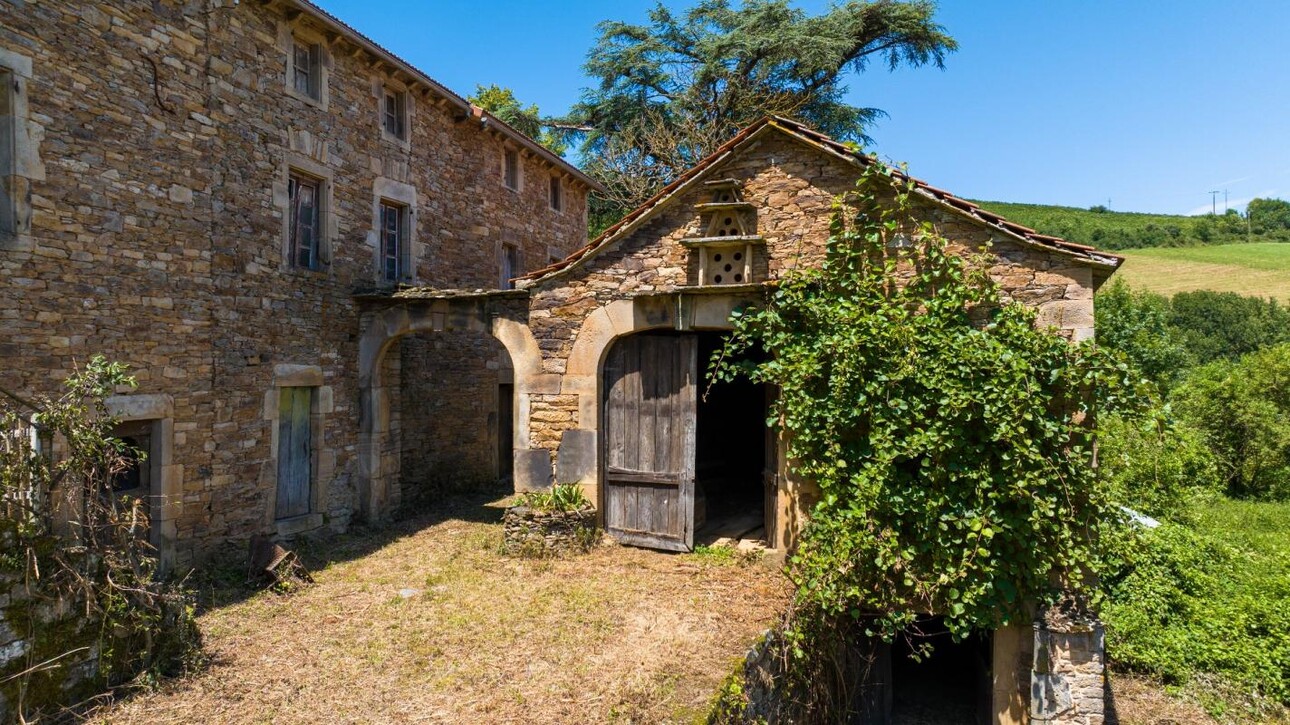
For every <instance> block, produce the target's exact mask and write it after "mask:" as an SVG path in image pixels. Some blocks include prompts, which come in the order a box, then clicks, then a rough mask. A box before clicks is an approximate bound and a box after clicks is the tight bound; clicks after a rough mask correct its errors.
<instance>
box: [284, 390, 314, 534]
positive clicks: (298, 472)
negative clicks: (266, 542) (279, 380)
mask: <svg viewBox="0 0 1290 725" xmlns="http://www.w3.org/2000/svg"><path fill="white" fill-rule="evenodd" d="M281 391H282V392H281V397H279V398H278V503H277V506H276V515H277V518H279V519H289V518H291V517H293V516H303V515H305V514H307V513H309V509H310V504H311V499H312V495H313V490H312V483H313V451H312V449H311V446H312V440H311V438H312V432H313V431H312V430H311V429H310V425H309V404H310V401H311V400H312V398H313V395H312V392H313V391H312V389H311V388H304V387H300V388H281Z"/></svg>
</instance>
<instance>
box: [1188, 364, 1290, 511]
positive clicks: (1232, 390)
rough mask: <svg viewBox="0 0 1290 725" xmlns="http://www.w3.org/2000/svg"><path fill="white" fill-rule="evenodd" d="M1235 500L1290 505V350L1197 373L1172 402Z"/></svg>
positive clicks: (1210, 365)
mask: <svg viewBox="0 0 1290 725" xmlns="http://www.w3.org/2000/svg"><path fill="white" fill-rule="evenodd" d="M1171 400H1173V402H1174V405H1175V406H1176V407H1177V409H1178V411H1179V414H1180V415H1182V416H1183V417H1184V418H1185V419H1186V420H1188V421H1189V422H1190V423H1191V424H1192V425H1193V426H1195V427H1196V428H1198V429H1199V430H1200V431H1201V432H1202V434H1203V435H1204V437H1205V441H1206V443H1207V444H1208V445H1209V447H1210V448H1211V449H1213V451H1214V455H1215V456H1216V458H1217V460H1218V462H1219V468H1220V472H1221V474H1222V476H1223V479H1224V483H1225V484H1226V487H1227V491H1228V493H1229V494H1230V495H1232V496H1236V497H1249V498H1263V499H1275V500H1282V501H1285V500H1290V344H1284V345H1278V346H1276V347H1272V348H1268V349H1267V350H1263V351H1260V352H1256V353H1253V354H1251V355H1247V356H1246V357H1244V358H1242V359H1241V360H1239V361H1237V362H1226V361H1219V362H1215V363H1211V364H1209V365H1205V366H1202V367H1199V368H1197V369H1196V370H1194V371H1192V373H1191V375H1190V376H1188V378H1187V380H1186V382H1185V383H1183V384H1182V385H1181V386H1179V387H1178V389H1177V390H1175V391H1174V393H1173V394H1172V396H1171Z"/></svg>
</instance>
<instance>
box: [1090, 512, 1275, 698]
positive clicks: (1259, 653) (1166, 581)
mask: <svg viewBox="0 0 1290 725" xmlns="http://www.w3.org/2000/svg"><path fill="white" fill-rule="evenodd" d="M1258 505H1260V506H1264V507H1266V506H1273V505H1272V504H1258ZM1282 508H1284V507H1282ZM1279 515H1280V516H1282V517H1283V516H1284V515H1285V512H1284V511H1281V512H1280V514H1279ZM1239 525H1240V524H1239V522H1236V521H1231V522H1226V523H1225V524H1224V525H1222V526H1220V527H1204V528H1202V529H1201V530H1194V529H1192V528H1189V527H1186V526H1181V525H1176V524H1168V523H1166V524H1164V525H1162V526H1160V527H1159V528H1157V529H1153V530H1142V531H1140V532H1139V533H1138V534H1137V536H1136V537H1135V541H1134V543H1133V545H1132V546H1131V547H1130V548H1129V551H1128V557H1127V565H1126V567H1125V568H1124V569H1123V570H1122V571H1121V572H1120V574H1119V575H1117V576H1114V577H1111V578H1110V579H1108V582H1107V588H1108V591H1109V594H1108V600H1107V603H1106V605H1105V606H1104V608H1103V610H1102V618H1103V620H1104V621H1105V623H1106V627H1107V650H1108V652H1109V653H1110V656H1111V658H1112V660H1113V662H1114V663H1115V664H1116V665H1117V666H1119V667H1122V668H1126V669H1131V670H1137V671H1141V672H1146V673H1150V674H1154V675H1157V676H1159V677H1162V678H1163V679H1164V680H1165V681H1166V682H1168V683H1183V682H1186V681H1188V680H1189V679H1191V678H1192V677H1194V676H1196V675H1198V674H1200V673H1213V674H1216V675H1219V676H1220V677H1221V678H1223V679H1227V680H1230V681H1233V682H1236V683H1238V684H1239V685H1241V686H1242V689H1247V690H1248V689H1253V690H1255V691H1256V692H1258V693H1259V694H1260V695H1262V696H1264V697H1267V698H1270V699H1272V700H1274V701H1280V702H1281V703H1290V566H1287V564H1286V562H1285V561H1284V559H1283V558H1281V559H1278V558H1277V555H1276V553H1275V551H1272V552H1269V551H1259V550H1257V549H1252V548H1244V547H1239V546H1236V545H1233V544H1232V543H1229V541H1230V539H1232V533H1231V531H1230V528H1229V527H1231V526H1239ZM1280 535H1281V536H1282V537H1284V536H1285V535H1286V534H1285V532H1284V530H1282V531H1281V533H1280Z"/></svg>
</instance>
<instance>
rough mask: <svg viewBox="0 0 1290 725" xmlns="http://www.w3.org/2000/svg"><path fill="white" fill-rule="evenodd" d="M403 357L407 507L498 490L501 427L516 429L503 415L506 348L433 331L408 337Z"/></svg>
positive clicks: (480, 336) (485, 338)
mask: <svg viewBox="0 0 1290 725" xmlns="http://www.w3.org/2000/svg"><path fill="white" fill-rule="evenodd" d="M393 354H394V353H393V352H391V353H390V355H393ZM398 355H399V357H400V359H401V361H402V362H401V366H400V367H401V370H400V377H401V379H400V385H399V394H398V395H399V399H400V401H401V404H402V417H401V425H402V432H401V436H402V444H401V447H402V458H401V462H400V467H399V471H400V487H401V488H402V489H403V490H402V494H401V496H402V501H403V504H404V505H407V506H416V505H424V504H429V503H433V501H434V500H435V498H437V497H439V496H441V495H443V494H445V493H449V492H452V491H461V490H480V489H488V488H492V487H494V486H495V485H496V484H497V482H498V480H499V478H500V477H501V475H502V471H501V469H500V467H499V462H500V461H499V456H498V453H499V451H498V433H499V428H500V426H501V425H506V426H511V425H513V421H512V420H511V419H509V418H508V419H507V420H505V421H502V420H500V419H499V417H498V412H499V406H498V394H499V392H498V390H499V386H500V385H501V384H503V383H510V382H511V364H510V358H509V357H508V356H507V354H506V350H505V349H504V348H503V347H502V345H501V343H499V342H497V340H496V339H494V338H493V337H492V336H491V335H488V334H486V333H482V332H467V331H452V332H447V331H445V332H428V333H423V334H418V335H409V336H407V337H404V338H402V339H401V340H400V341H399V350H398ZM510 455H511V454H510V451H507V452H506V458H507V459H509V458H510Z"/></svg>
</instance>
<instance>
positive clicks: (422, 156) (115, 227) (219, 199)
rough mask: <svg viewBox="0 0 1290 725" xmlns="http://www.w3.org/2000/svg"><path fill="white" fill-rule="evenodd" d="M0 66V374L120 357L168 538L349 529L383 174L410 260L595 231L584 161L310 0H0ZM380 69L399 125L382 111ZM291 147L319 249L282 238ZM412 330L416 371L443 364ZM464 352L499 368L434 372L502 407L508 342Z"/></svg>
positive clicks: (189, 550)
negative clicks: (142, 420) (403, 222)
mask: <svg viewBox="0 0 1290 725" xmlns="http://www.w3.org/2000/svg"><path fill="white" fill-rule="evenodd" d="M297 42H299V43H301V44H303V45H304V46H307V47H311V48H314V49H315V51H314V52H316V53H317V58H318V63H319V66H320V67H319V68H318V70H317V71H316V72H317V76H316V81H317V82H319V83H321V85H322V88H321V92H320V93H319V94H318V95H319V97H318V98H317V99H314V98H311V97H307V96H306V95H302V94H301V93H299V92H297V91H295V90H294V89H293V88H289V86H288V79H289V77H290V76H289V73H288V71H289V67H290V63H292V62H294V61H293V60H292V50H293V48H294V46H295V44H296V43H297ZM0 77H3V78H6V79H9V80H10V81H12V84H11V85H12V88H13V90H9V89H8V88H6V91H5V92H6V93H7V94H8V95H7V96H6V97H5V98H4V102H3V103H0V120H2V121H3V124H0V131H2V132H3V133H4V134H11V136H10V140H11V141H12V143H8V144H0V148H4V149H5V151H4V153H0V166H3V168H0V179H3V181H4V189H5V191H6V193H5V194H3V195H0V205H3V206H5V209H7V210H8V212H7V213H6V214H3V215H0V360H2V361H3V365H0V387H4V388H6V389H8V390H11V391H14V392H17V393H19V394H24V395H34V394H36V393H53V392H56V390H57V387H58V384H59V381H60V380H61V379H62V378H64V377H65V376H66V375H67V374H68V373H69V372H71V371H72V370H73V369H74V368H75V367H76V366H77V365H78V364H81V363H83V362H84V361H85V360H86V359H87V358H88V357H89V356H91V355H94V354H100V353H101V354H104V355H106V356H107V357H109V358H111V359H116V360H121V361H124V362H126V363H129V364H130V365H131V366H132V368H133V371H134V373H135V375H136V376H137V378H138V381H139V387H138V389H137V390H135V391H124V390H123V391H120V392H121V393H122V396H121V397H123V398H130V397H132V396H139V395H146V396H156V397H157V398H158V399H162V398H164V406H158V407H157V408H156V410H157V411H163V410H164V415H165V416H166V418H165V423H166V425H165V426H164V427H163V428H158V429H157V430H159V431H161V430H163V429H164V431H165V433H166V436H167V438H166V441H165V445H166V451H167V458H168V460H170V461H172V462H173V464H172V466H171V468H170V469H169V470H168V471H167V474H166V480H167V481H168V484H167V485H168V488H167V489H166V490H165V491H164V496H165V499H164V505H165V506H166V507H167V509H166V510H167V512H168V516H170V517H171V519H172V520H173V524H174V526H173V531H172V532H171V535H170V537H169V539H168V540H167V541H166V542H163V543H164V544H165V545H166V546H167V547H169V548H171V549H173V551H174V554H175V561H176V562H177V563H179V564H183V563H186V562H189V561H192V560H194V559H195V558H197V557H200V556H201V555H202V554H203V553H204V552H207V551H209V550H210V549H211V548H212V547H214V546H216V545H218V544H220V543H221V542H225V541H234V542H237V541H242V540H245V539H247V538H248V537H250V536H251V535H252V534H255V533H274V532H277V533H291V532H293V531H297V530H300V529H308V528H312V527H318V526H325V527H330V528H331V529H335V530H339V529H343V528H345V526H346V525H347V524H348V522H349V520H350V519H351V517H352V516H353V515H354V513H355V511H356V510H357V504H356V495H357V494H356V490H355V485H356V467H357V464H358V458H359V455H360V453H361V450H360V448H361V442H360V440H359V436H358V431H359V428H360V426H359V419H358V418H359V405H358V402H359V389H358V387H357V384H356V379H357V376H356V364H357V362H356V361H357V360H358V357H359V355H358V349H357V344H358V343H357V341H358V337H359V334H360V325H359V315H358V312H357V311H356V309H355V305H354V302H353V299H352V295H353V293H354V291H355V290H358V289H365V288H372V287H375V286H377V285H378V282H379V269H380V267H379V266H378V263H377V262H378V244H377V239H378V238H377V232H376V229H377V224H378V219H377V210H378V205H379V202H380V200H381V199H384V198H389V199H391V200H393V201H397V202H399V203H401V204H404V205H405V207H406V209H407V215H408V217H409V221H408V230H407V233H406V237H405V240H406V241H405V243H406V244H407V245H408V246H409V247H410V250H409V251H410V255H409V256H410V258H411V259H410V262H411V266H410V270H409V271H410V274H408V275H407V276H408V281H409V282H411V283H414V284H419V285H428V286H434V287H456V288H485V289H488V288H494V289H495V288H497V287H499V286H500V285H501V284H502V281H501V279H500V275H499V270H500V264H501V260H502V258H503V255H504V247H503V245H513V246H514V247H515V252H514V256H515V262H516V265H517V266H516V268H515V271H516V272H517V273H518V272H522V271H524V270H525V269H534V268H537V267H540V266H542V265H544V264H547V263H548V262H549V261H550V259H551V258H553V257H560V256H563V255H564V254H565V253H567V252H568V251H569V250H571V249H573V248H574V247H576V246H577V245H579V244H581V243H582V242H583V240H584V239H585V229H586V194H587V191H588V190H589V188H590V186H589V185H590V183H591V182H590V181H589V180H588V179H586V177H584V176H582V175H581V174H580V173H579V172H577V170H575V169H573V168H572V167H569V166H568V165H566V164H565V163H564V162H563V161H561V160H560V159H558V158H557V157H555V156H554V155H552V154H550V153H548V152H544V151H543V150H541V149H540V148H538V147H537V146H536V144H534V143H533V142H532V141H530V140H528V139H526V138H524V137H522V136H521V135H520V134H518V133H517V132H514V131H512V130H510V129H508V128H506V127H505V126H504V125H502V124H500V122H497V121H496V120H495V119H492V118H491V117H489V116H488V115H487V114H484V113H482V112H480V111H479V110H478V109H475V108H472V107H470V106H469V105H468V104H466V103H465V102H464V101H463V100H462V99H460V98H459V97H457V96H455V95H454V94H452V93H451V92H450V91H447V90H446V89H443V88H442V87H441V86H439V85H438V84H437V83H435V82H434V81H433V80H431V79H429V78H428V77H426V76H424V75H423V74H421V73H420V72H419V71H417V70H416V69H414V68H411V67H410V66H408V65H406V64H405V63H403V62H402V61H400V60H398V59H397V58H395V57H394V56H392V55H390V54H389V53H388V52H386V51H384V50H382V49H380V48H379V47H378V46H376V45H375V44H373V43H371V42H370V41H368V40H366V39H365V38H363V37H362V36H360V35H358V34H357V33H355V32H354V31H353V30H351V29H349V28H348V27H347V26H344V25H343V24H341V23H340V22H338V21H336V20H335V19H333V18H331V17H330V16H327V15H326V14H324V13H322V12H321V11H319V10H318V9H317V8H315V7H314V6H312V5H310V4H309V3H307V2H303V1H295V0H272V1H270V2H267V3H261V2H243V3H240V4H238V3H233V2H231V1H229V0H184V1H180V0H159V1H156V2H153V1H152V0H107V1H104V2H96V3H86V2H73V1H72V0H49V1H42V2H35V3H33V2H26V3H0ZM386 88H388V89H391V90H392V91H394V92H396V93H399V94H402V95H401V96H400V97H401V98H402V99H403V103H404V108H405V110H404V113H405V117H404V119H405V122H406V124H407V130H406V138H404V139H399V138H395V137H392V136H391V135H390V134H388V133H386V132H385V131H384V130H383V128H382V125H381V103H382V100H383V90H384V89H386ZM508 151H510V152H513V153H514V156H513V158H514V159H517V160H518V163H519V165H520V174H519V183H518V184H517V186H518V189H511V188H508V186H506V185H505V184H504V183H503V182H504V177H503V164H504V159H505V158H506V155H507V152H508ZM291 173H305V174H308V175H309V176H310V177H311V178H314V179H318V180H319V181H320V183H321V191H320V198H321V205H322V214H321V229H320V233H321V244H320V250H319V256H320V257H321V258H322V259H323V262H324V263H322V264H319V265H318V268H317V269H310V268H303V267H296V266H292V264H291V263H290V259H289V257H288V254H287V247H286V227H287V218H288V214H287V204H288V197H289V189H288V177H289V175H290V174H291ZM552 177H555V178H557V179H559V180H560V183H561V184H562V186H563V189H564V194H563V205H562V209H560V210H559V211H557V210H554V209H553V208H551V205H550V203H549V200H548V189H549V180H550V179H551V178H552ZM481 344H483V345H484V348H482V349H491V350H492V351H493V352H494V353H496V352H497V349H496V347H495V343H493V342H492V341H485V342H484V343H481ZM391 354H392V355H393V356H396V357H397V356H398V355H400V353H399V350H398V349H397V348H395V349H394V352H393V353H391ZM402 354H403V355H404V357H405V358H409V359H408V360H407V361H406V362H407V367H408V369H409V370H412V371H413V374H416V372H415V371H416V369H417V367H416V366H417V365H418V364H419V365H421V366H422V368H424V366H426V365H437V364H439V363H438V361H436V360H435V359H433V358H432V357H426V356H425V355H422V356H420V357H417V356H416V355H409V354H408V353H402ZM418 361H420V362H418ZM458 369H459V370H460V372H461V374H463V375H467V374H468V375H471V376H476V375H477V374H479V373H488V374H491V375H492V376H493V377H492V379H491V380H484V379H483V376H482V375H481V376H479V377H475V378H473V383H472V384H474V385H478V386H481V389H482V388H487V389H489V390H492V391H493V393H492V395H493V398H489V397H486V396H484V397H481V396H479V394H478V391H475V390H471V389H469V387H468V386H466V385H465V384H461V385H457V384H455V383H452V384H450V383H448V382H443V383H442V384H440V385H439V387H440V388H441V389H446V390H447V391H448V393H447V395H448V396H449V397H451V396H453V395H457V396H460V397H461V398H470V399H472V400H483V401H486V404H487V405H489V406H492V407H493V408H494V409H493V410H488V411H485V410H481V411H478V413H477V414H474V415H475V417H476V418H482V419H486V418H487V416H488V415H490V414H492V415H495V413H496V410H495V403H494V402H493V399H495V396H496V387H497V384H498V382H499V380H500V378H499V376H500V375H502V374H503V372H502V370H501V367H500V366H494V367H493V368H491V369H490V368H488V367H484V368H483V369H482V370H473V369H472V370H467V369H465V368H463V367H460V366H459V368H458ZM292 386H304V387H309V388H311V389H313V391H314V392H313V393H312V396H313V397H312V400H313V402H312V404H311V406H312V408H311V411H312V412H311V415H310V420H311V421H312V422H311V426H312V427H311V430H312V435H313V436H314V445H313V448H312V450H313V456H314V458H313V476H314V480H313V486H314V487H315V488H314V499H313V504H312V506H311V510H310V513H309V515H308V516H305V517H303V518H300V519H299V520H297V521H294V522H292V523H291V525H288V526H281V525H280V524H281V522H279V521H277V520H276V519H275V513H274V507H273V501H274V494H275V485H276V484H275V482H276V477H277V468H276V465H277V450H276V447H275V446H276V439H277V435H278V430H279V423H280V421H279V420H278V413H277V399H278V398H277V396H278V393H279V391H280V390H281V389H282V388H285V387H292ZM416 394H417V395H423V394H426V393H424V392H423V391H421V390H418V391H416ZM157 414H158V415H160V414H162V413H157ZM408 414H409V415H410V416H416V415H418V414H419V413H418V412H417V410H416V409H415V408H412V407H409V408H408ZM410 419H411V420H415V418H414V417H413V418H410ZM472 420H473V419H472ZM459 424H460V421H454V420H453V419H452V417H451V416H438V417H437V418H435V419H433V420H428V421H422V422H419V423H417V425H418V430H421V431H423V432H424V431H433V430H434V429H435V428H434V426H436V425H438V426H450V425H459ZM470 425H473V422H472V423H470ZM396 455H397V454H396ZM488 455H489V459H488V461H489V464H488V465H495V461H494V460H493V459H495V458H496V456H495V454H493V453H491V452H490V453H489V454H488Z"/></svg>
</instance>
